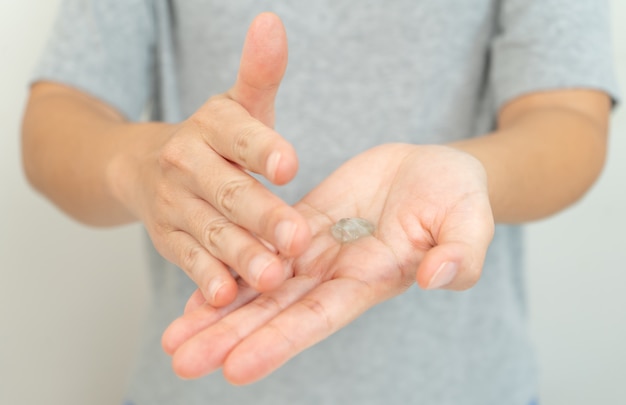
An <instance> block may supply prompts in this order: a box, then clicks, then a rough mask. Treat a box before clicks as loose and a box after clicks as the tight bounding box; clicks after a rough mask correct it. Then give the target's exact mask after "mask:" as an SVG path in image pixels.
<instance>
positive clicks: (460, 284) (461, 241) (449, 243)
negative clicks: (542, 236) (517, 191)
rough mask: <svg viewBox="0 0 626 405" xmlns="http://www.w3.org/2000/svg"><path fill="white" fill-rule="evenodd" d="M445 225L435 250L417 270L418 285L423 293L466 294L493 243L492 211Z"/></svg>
mask: <svg viewBox="0 0 626 405" xmlns="http://www.w3.org/2000/svg"><path fill="white" fill-rule="evenodd" d="M446 222H447V223H444V224H443V226H442V228H441V230H440V233H439V235H438V236H437V240H436V246H435V247H433V248H432V249H430V250H429V251H428V252H427V253H426V255H425V256H424V259H423V260H422V262H421V264H420V266H419V267H418V269H417V274H416V278H417V283H418V284H419V285H420V286H421V287H423V288H426V289H438V288H443V289H447V290H465V289H468V288H470V287H472V286H473V285H474V284H476V282H477V281H478V279H479V278H480V275H481V272H482V267H483V265H484V262H485V256H486V254H487V249H488V248H489V245H490V243H491V240H492V239H493V234H494V223H493V216H492V215H491V210H490V209H489V207H488V205H486V204H485V207H484V209H483V210H482V212H481V210H477V212H476V214H475V215H472V216H469V217H467V218H464V219H461V220H459V219H458V218H457V220H456V221H455V220H449V221H446Z"/></svg>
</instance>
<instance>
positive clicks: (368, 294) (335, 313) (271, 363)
mask: <svg viewBox="0 0 626 405" xmlns="http://www.w3.org/2000/svg"><path fill="white" fill-rule="evenodd" d="M376 302H378V299H377V298H375V297H373V296H372V290H371V289H370V287H369V286H368V285H367V284H366V283H363V282H361V281H358V280H354V279H336V280H332V281H329V282H326V283H324V284H321V285H320V286H319V287H317V288H316V289H314V290H313V291H311V292H310V293H309V294H307V295H306V296H304V297H303V298H301V299H299V300H297V301H296V302H294V303H293V304H292V305H290V306H289V307H287V308H286V309H285V310H284V311H282V312H281V313H280V314H279V315H278V316H276V317H275V318H273V319H271V320H270V321H269V322H268V323H266V324H264V325H263V326H262V327H260V328H258V329H257V330H256V331H255V332H254V333H252V334H250V336H248V337H246V338H245V339H243V341H242V342H241V343H239V344H238V345H237V346H236V347H235V348H234V349H233V350H232V351H231V352H230V354H228V356H227V357H226V359H225V360H224V365H223V371H224V376H225V377H226V379H227V380H228V381H229V382H231V383H232V384H235V385H241V384H249V383H252V382H255V381H257V380H259V379H261V378H263V377H265V376H267V375H268V374H270V373H271V372H273V371H274V370H276V369H277V368H279V367H280V366H282V365H283V364H284V363H285V362H287V361H288V360H289V359H291V358H292V357H294V356H295V355H297V354H298V353H300V352H302V351H303V350H305V349H306V348H308V347H310V346H312V345H314V344H316V343H318V342H320V341H321V340H323V339H325V338H327V337H328V336H330V335H331V334H332V333H334V332H336V331H337V330H339V329H340V328H342V327H344V326H345V325H347V324H348V323H349V322H351V321H353V320H354V319H355V318H356V317H358V316H359V315H361V314H362V313H363V312H365V310H367V309H368V308H369V307H371V306H373V305H374V304H375V303H376ZM346 303H349V305H346Z"/></svg>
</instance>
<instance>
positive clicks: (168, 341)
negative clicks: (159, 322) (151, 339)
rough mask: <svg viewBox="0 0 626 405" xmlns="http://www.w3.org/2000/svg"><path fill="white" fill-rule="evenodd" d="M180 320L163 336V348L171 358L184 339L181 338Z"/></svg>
mask: <svg viewBox="0 0 626 405" xmlns="http://www.w3.org/2000/svg"><path fill="white" fill-rule="evenodd" d="M180 322H181V321H180V318H179V319H176V320H175V321H174V322H172V323H171V324H170V325H169V326H168V327H167V329H165V331H164V332H163V335H161V347H162V348H163V351H164V352H165V353H167V354H168V355H170V356H173V355H174V353H175V352H176V350H177V349H178V348H179V347H180V345H181V344H182V342H183V341H184V339H181V336H180V333H179V331H180V328H179V324H180Z"/></svg>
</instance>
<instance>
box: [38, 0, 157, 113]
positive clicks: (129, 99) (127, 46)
mask: <svg viewBox="0 0 626 405" xmlns="http://www.w3.org/2000/svg"><path fill="white" fill-rule="evenodd" d="M154 31H155V30H154V16H153V10H152V6H151V5H150V4H149V2H148V0H65V1H63V2H62V4H61V7H60V10H59V14H58V16H57V19H56V22H55V24H54V27H53V30H52V32H51V35H50V37H49V39H48V42H47V45H46V47H45V49H44V52H43V55H42V56H41V59H40V61H39V64H38V66H37V68H36V70H35V74H34V76H33V81H39V80H50V81H55V82H60V83H63V84H66V85H69V86H72V87H75V88H78V89H79V90H82V91H85V92H87V93H89V94H91V95H93V96H95V97H97V98H99V99H101V100H103V101H104V102H106V103H108V104H110V105H111V106H112V107H114V108H116V109H118V110H119V111H120V112H121V113H122V114H124V115H125V116H126V117H127V118H129V119H131V120H137V119H138V118H139V117H140V115H141V113H142V112H143V110H144V107H145V105H146V103H147V100H148V98H149V96H150V94H151V92H152V89H151V87H152V85H153V83H154V75H155V74H154V56H153V54H154V49H153V48H154V42H155V41H154Z"/></svg>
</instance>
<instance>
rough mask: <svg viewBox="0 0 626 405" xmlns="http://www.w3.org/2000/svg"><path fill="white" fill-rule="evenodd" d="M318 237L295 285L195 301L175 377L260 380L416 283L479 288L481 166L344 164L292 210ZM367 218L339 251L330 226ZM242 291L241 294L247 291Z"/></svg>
mask: <svg viewBox="0 0 626 405" xmlns="http://www.w3.org/2000/svg"><path fill="white" fill-rule="evenodd" d="M296 208H297V209H298V211H299V212H300V213H301V214H302V215H304V217H306V218H307V220H308V222H309V225H310V226H311V229H312V232H313V240H312V243H311V245H310V246H309V248H308V249H307V250H306V251H305V252H304V253H303V254H302V255H300V256H298V257H297V258H295V259H294V258H292V259H285V262H286V263H287V264H288V266H289V267H290V268H291V269H292V271H293V274H294V277H293V278H290V279H288V280H286V281H285V282H284V283H283V284H282V285H281V286H279V287H278V288H276V289H275V290H272V291H268V292H265V293H263V294H258V293H257V292H255V291H253V290H251V289H250V288H241V289H240V295H239V296H238V298H237V300H236V301H235V302H234V303H233V304H231V305H230V306H228V307H224V308H215V307H212V306H210V305H208V304H203V299H202V297H201V296H200V295H199V294H198V293H196V294H194V295H192V297H191V298H190V300H189V302H188V305H187V308H186V310H185V314H184V315H183V316H182V317H181V318H179V319H178V320H176V321H175V322H173V323H172V324H171V325H170V327H169V328H168V329H167V331H166V332H165V333H164V336H163V347H164V349H165V351H166V352H168V353H169V354H172V355H173V368H174V370H175V372H176V373H177V374H178V375H180V376H182V377H185V378H195V377H199V376H202V375H204V374H207V373H209V372H211V371H213V370H215V369H217V368H219V367H222V366H223V372H224V374H225V376H226V378H227V379H228V380H229V381H230V382H232V383H234V384H247V383H250V382H253V381H255V380H258V379H260V378H262V377H264V376H266V375H267V374H269V373H271V372H272V371H273V370H275V369H276V368H278V367H280V366H281V365H282V364H283V363H284V362H286V361H287V360H288V359H290V358H291V357H293V356H295V355H296V354H298V353H299V352H301V351H303V350H304V349H306V348H307V347H309V346H311V345H313V344H315V343H317V342H319V341H321V340H322V339H324V338H326V337H327V336H329V335H330V334H332V333H334V332H335V331H337V330H338V329H340V328H342V327H343V326H345V325H346V324H348V323H349V322H351V321H352V320H354V319H355V318H356V317H357V316H359V315H360V314H362V313H363V312H365V311H366V310H367V309H368V308H370V307H372V306H374V305H375V304H377V303H380V302H382V301H384V300H386V299H389V298H391V297H393V296H395V295H398V294H400V293H402V292H404V291H405V290H406V289H407V288H408V287H409V286H411V285H412V284H413V282H414V281H415V280H417V282H418V284H419V285H420V286H421V287H423V288H427V289H433V288H447V289H453V290H461V289H466V288H469V287H470V286H472V285H473V284H474V283H475V282H476V281H477V280H478V278H479V276H480V272H481V269H482V265H483V262H484V258H485V254H486V251H487V247H488V245H489V243H490V242H491V239H492V237H493V232H494V222H493V216H492V213H491V208H490V204H489V197H488V194H487V179H486V175H485V171H484V168H483V167H482V165H481V164H480V163H479V162H478V161H477V160H476V159H475V158H473V157H471V156H470V155H468V154H466V153H464V152H461V151H458V150H456V149H452V148H449V147H445V146H415V145H399V144H395V145H384V146H380V147H377V148H374V149H371V150H369V151H367V152H366V153H364V154H361V155H359V156H357V157H356V158H354V159H352V160H350V161H348V162H347V163H346V164H344V165H343V166H342V167H341V168H339V170H337V171H336V172H335V173H333V174H332V175H331V176H330V177H329V178H327V179H326V180H325V181H324V182H322V184H320V185H319V186H318V187H317V188H316V189H314V190H313V191H312V192H311V193H310V194H308V195H307V196H306V197H305V198H304V199H303V200H302V201H301V202H299V203H298V204H297V205H296ZM346 217H360V218H364V219H367V220H369V221H370V222H372V223H374V224H376V231H375V233H374V234H373V236H371V237H365V238H362V239H359V240H357V241H354V242H349V243H346V244H340V243H338V242H337V241H336V240H335V239H334V238H333V237H332V236H331V233H330V227H331V226H332V225H333V224H335V223H336V222H337V221H338V220H339V219H341V218H346ZM242 287H243V286H242Z"/></svg>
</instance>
